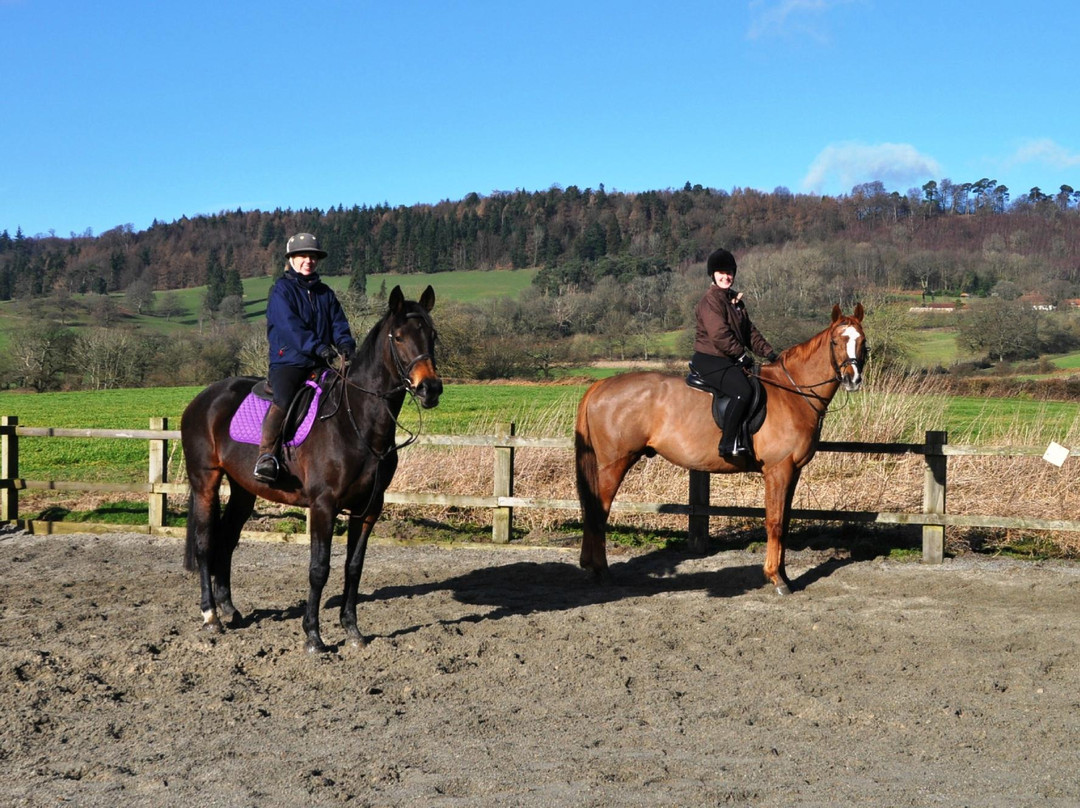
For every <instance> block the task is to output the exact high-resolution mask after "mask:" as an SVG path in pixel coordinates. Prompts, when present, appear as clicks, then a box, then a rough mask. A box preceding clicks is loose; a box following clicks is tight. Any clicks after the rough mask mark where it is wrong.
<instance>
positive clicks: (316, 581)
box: [303, 502, 336, 653]
mask: <svg viewBox="0 0 1080 808" xmlns="http://www.w3.org/2000/svg"><path fill="white" fill-rule="evenodd" d="M335 516H336V511H335V510H334V508H333V507H332V506H330V505H329V504H328V503H326V502H313V503H312V505H311V560H310V563H309V565H308V599H307V607H306V608H305V609H304V620H303V627H304V634H305V635H307V644H306V648H307V650H308V651H309V652H311V653H325V652H327V651H329V650H330V648H329V647H328V646H327V645H325V644H324V643H323V641H322V636H321V635H320V634H319V607H320V606H321V605H322V593H323V589H324V588H325V586H326V581H327V579H328V578H329V577H330V545H331V542H332V540H333V538H334V517H335Z"/></svg>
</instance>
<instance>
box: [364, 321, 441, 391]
mask: <svg viewBox="0 0 1080 808" xmlns="http://www.w3.org/2000/svg"><path fill="white" fill-rule="evenodd" d="M405 319H406V320H408V319H417V320H422V321H423V322H424V325H426V326H427V327H428V328H429V329H430V330H431V339H430V340H429V342H428V344H429V345H431V344H434V342H435V338H436V334H435V325H434V324H433V323H432V322H431V315H429V314H428V313H427V312H423V313H420V312H416V311H411V312H409V313H408V314H406V315H405ZM386 340H387V343H388V344H389V345H390V356H391V357H392V358H393V360H394V367H395V368H396V369H397V372H398V381H399V384H398V386H397V387H395V388H393V389H392V390H390V391H388V392H386V393H377V394H376V395H381V396H383V397H384V398H385V397H387V396H390V395H393V394H394V393H399V392H401V391H402V390H404V391H405V392H407V393H408V394H409V395H411V396H412V397H413V400H415V399H416V389H415V387H414V386H413V383H412V378H411V377H412V372H413V368H415V367H416V366H417V365H419V364H420V363H421V362H424V361H425V360H428V359H431V353H430V352H424V353H422V354H418V355H417V356H415V357H413V360H412V361H411V362H409V364H407V365H406V364H405V360H404V359H402V358H401V352H400V351H398V348H397V343H396V342H395V341H394V332H393V331H392V330H388V331H387V332H386ZM354 386H357V387H358V385H354ZM361 389H362V388H361ZM365 392H367V391H365Z"/></svg>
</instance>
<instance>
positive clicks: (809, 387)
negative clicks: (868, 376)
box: [758, 339, 860, 421]
mask: <svg viewBox="0 0 1080 808" xmlns="http://www.w3.org/2000/svg"><path fill="white" fill-rule="evenodd" d="M833 344H834V343H833V340H832V339H830V340H829V360H830V361H831V362H832V366H833V376H832V378H830V379H825V380H823V381H820V382H815V383H814V384H803V385H800V384H799V383H798V382H797V381H795V379H794V378H793V377H792V375H791V371H790V370H788V366H787V363H786V362H785V361H784V357H783V356H781V357H780V361H779V362H778V363H777V364H779V365H780V369H781V370H782V371H784V375H785V376H787V379H788V381H789V382H791V384H792V386H791V387H787V386H785V385H783V384H779V383H777V382H774V381H772V380H771V379H766V378H764V377H762V376H761V375H759V376H758V379H760V380H761V383H762V384H768V385H771V386H772V387H775V388H776V389H778V390H786V391H787V392H789V393H797V394H798V395H800V396H802V398H803V400H804V401H805V402H806V403H807V405H809V407H810V409H812V410H813V411H814V414H815V415H817V417H818V421H821V420H823V419H824V418H825V416H826V415H827V414H828V412H829V403H830V402H831V401H832V396H830V397H829V398H825V397H824V396H822V395H819V394H818V393H816V392H814V391H815V390H816V389H817V388H819V387H824V386H825V385H828V384H843V382H844V368H846V367H848V366H849V365H850V366H852V367H854V368H855V369H856V370H860V368H859V360H857V359H853V358H851V357H848V358H847V359H845V360H844V361H843V362H839V363H838V362H837V361H836V357H835V356H834V355H833V351H832V348H833ZM834 395H835V393H834ZM811 399H815V400H816V401H817V402H818V403H819V404H821V405H822V406H821V409H818V407H817V406H816V405H815V403H814V401H813V400H811Z"/></svg>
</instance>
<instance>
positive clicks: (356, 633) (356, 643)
mask: <svg viewBox="0 0 1080 808" xmlns="http://www.w3.org/2000/svg"><path fill="white" fill-rule="evenodd" d="M345 643H346V644H347V645H348V646H349V647H350V648H363V647H364V646H366V645H367V641H366V640H365V639H364V635H363V634H361V633H360V629H358V628H356V627H355V626H353V627H352V628H349V629H347V630H346V631H345Z"/></svg>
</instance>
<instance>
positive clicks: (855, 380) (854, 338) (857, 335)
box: [840, 325, 862, 392]
mask: <svg viewBox="0 0 1080 808" xmlns="http://www.w3.org/2000/svg"><path fill="white" fill-rule="evenodd" d="M840 336H841V337H843V338H844V341H845V343H846V351H847V359H848V361H847V362H845V363H844V364H845V367H849V368H851V375H850V376H847V375H845V374H844V373H843V372H841V374H840V375H841V376H842V377H843V379H842V380H843V384H844V389H845V390H847V391H848V392H853V391H855V390H858V389H859V387H860V386H861V385H862V372H861V371H860V369H859V363H858V361H857V360H858V358H859V353H858V351H859V340H860V339H861V338H862V333H861V332H860V331H859V329H857V328H856V327H855V326H853V325H849V326H848V327H847V328H845V329H844V330H843V331H841V332H840Z"/></svg>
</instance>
